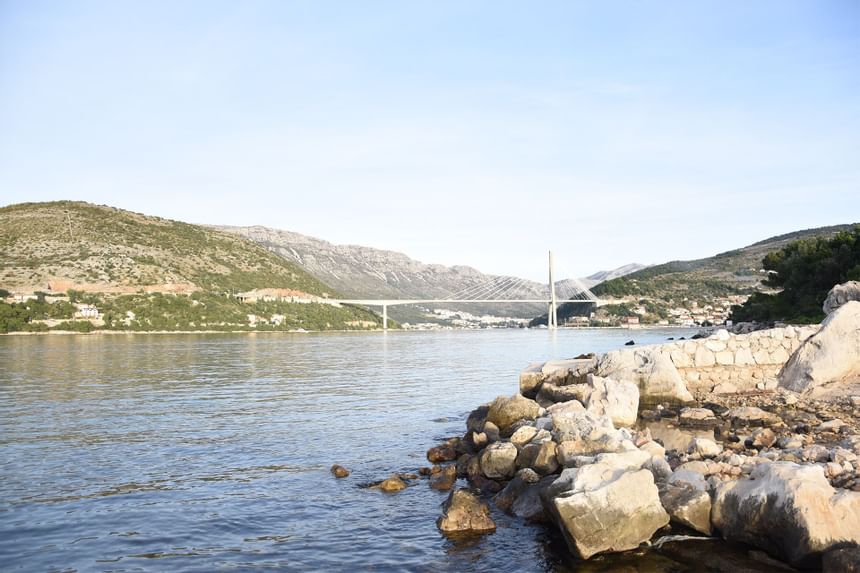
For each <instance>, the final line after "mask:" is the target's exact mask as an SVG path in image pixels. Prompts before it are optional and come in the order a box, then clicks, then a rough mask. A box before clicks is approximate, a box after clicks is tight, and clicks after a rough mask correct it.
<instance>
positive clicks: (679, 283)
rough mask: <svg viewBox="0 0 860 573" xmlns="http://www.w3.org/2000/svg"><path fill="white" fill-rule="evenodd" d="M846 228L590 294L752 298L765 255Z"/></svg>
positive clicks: (668, 266) (803, 234) (764, 244)
mask: <svg viewBox="0 0 860 573" xmlns="http://www.w3.org/2000/svg"><path fill="white" fill-rule="evenodd" d="M850 228H852V225H836V226H832V227H820V228H817V229H806V230H802V231H797V232H794V233H788V234H785V235H779V236H777V237H771V238H769V239H766V240H764V241H760V242H758V243H754V244H752V245H749V246H747V247H743V248H741V249H736V250H733V251H728V252H725V253H720V254H718V255H715V256H713V257H708V258H704V259H697V260H693V261H671V262H668V263H665V264H662V265H656V266H653V267H648V268H646V269H642V270H641V271H637V272H635V273H631V274H629V275H627V276H624V277H621V278H617V279H613V280H610V281H606V282H604V283H601V284H599V285H597V286H595V287H594V288H592V289H591V290H592V292H594V294H595V295H597V296H599V297H611V298H622V297H643V298H651V299H659V300H663V301H666V302H669V301H679V300H683V299H684V298H687V299H690V300H695V301H698V302H699V303H707V302H708V301H710V300H712V299H714V298H716V297H720V296H726V295H732V294H752V293H753V292H757V291H759V290H761V289H762V285H761V280H762V279H763V278H764V276H765V275H764V273H762V272H761V270H762V259H764V257H765V256H766V255H767V254H768V253H771V252H774V251H778V250H780V249H782V248H784V247H785V246H787V245H788V244H789V243H791V242H792V241H795V240H798V239H804V238H811V237H832V236H833V235H835V234H836V233H838V232H840V231H845V230H848V229H850Z"/></svg>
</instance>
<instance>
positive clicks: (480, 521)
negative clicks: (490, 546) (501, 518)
mask: <svg viewBox="0 0 860 573" xmlns="http://www.w3.org/2000/svg"><path fill="white" fill-rule="evenodd" d="M436 527H438V528H439V529H440V530H442V532H444V533H454V532H457V533H487V532H490V531H495V530H496V524H495V522H494V521H493V519H492V518H491V517H490V508H489V506H488V505H487V504H486V503H484V502H482V501H481V500H479V499H478V498H477V497H475V495H474V494H473V493H471V492H470V491H469V490H468V489H465V488H461V489H457V490H454V491H452V492H451V494H450V495H449V496H448V499H446V500H445V503H444V504H442V515H441V516H440V517H439V519H438V520H436Z"/></svg>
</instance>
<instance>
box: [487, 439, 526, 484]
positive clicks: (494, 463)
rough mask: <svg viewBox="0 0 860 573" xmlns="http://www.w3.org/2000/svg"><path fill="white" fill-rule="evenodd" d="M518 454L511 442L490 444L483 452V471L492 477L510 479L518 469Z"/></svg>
mask: <svg viewBox="0 0 860 573" xmlns="http://www.w3.org/2000/svg"><path fill="white" fill-rule="evenodd" d="M517 454H518V452H517V447H516V446H515V445H513V444H512V443H510V442H496V443H494V444H490V445H489V446H487V447H486V448H484V451H483V452H481V457H480V460H481V472H483V474H484V475H485V476H487V477H488V478H490V479H510V478H511V477H512V476H513V475H514V473H515V472H516V471H517Z"/></svg>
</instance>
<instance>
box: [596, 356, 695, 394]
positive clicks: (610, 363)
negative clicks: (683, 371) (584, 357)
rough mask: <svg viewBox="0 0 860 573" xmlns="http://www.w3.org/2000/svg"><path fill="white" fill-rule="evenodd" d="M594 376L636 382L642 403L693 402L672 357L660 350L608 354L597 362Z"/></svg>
mask: <svg viewBox="0 0 860 573" xmlns="http://www.w3.org/2000/svg"><path fill="white" fill-rule="evenodd" d="M697 365H698V364H697ZM595 374H596V375H597V376H600V377H602V378H614V379H616V380H631V381H633V382H634V383H635V384H636V385H637V386H638V387H639V394H640V399H641V400H644V401H661V400H666V401H672V402H681V403H683V402H692V401H693V396H692V394H690V392H689V390H687V387H686V385H685V384H684V381H683V379H682V378H681V375H680V373H679V372H678V369H677V368H676V367H675V365H674V364H673V363H672V359H671V358H670V357H669V353H663V352H661V351H660V347H656V346H644V347H642V348H636V349H630V348H625V349H622V350H613V351H611V352H607V353H606V354H604V355H603V356H602V357H600V359H599V360H598V362H597V368H596V371H595Z"/></svg>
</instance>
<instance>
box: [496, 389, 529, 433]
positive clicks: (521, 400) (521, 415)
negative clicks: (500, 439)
mask: <svg viewBox="0 0 860 573" xmlns="http://www.w3.org/2000/svg"><path fill="white" fill-rule="evenodd" d="M539 412H540V406H538V403H537V402H535V401H534V400H529V399H528V398H526V397H524V396H521V395H519V394H514V395H513V396H499V397H498V398H496V399H495V400H493V402H492V403H491V404H490V408H489V411H488V412H487V421H488V422H492V423H493V424H495V425H496V426H498V428H499V430H500V431H501V432H502V434H504V433H505V431H507V430H508V429H509V428H510V427H511V426H513V425H514V424H515V423H516V422H519V421H520V420H534V419H535V418H537V416H538V413H539Z"/></svg>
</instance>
